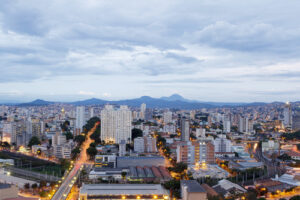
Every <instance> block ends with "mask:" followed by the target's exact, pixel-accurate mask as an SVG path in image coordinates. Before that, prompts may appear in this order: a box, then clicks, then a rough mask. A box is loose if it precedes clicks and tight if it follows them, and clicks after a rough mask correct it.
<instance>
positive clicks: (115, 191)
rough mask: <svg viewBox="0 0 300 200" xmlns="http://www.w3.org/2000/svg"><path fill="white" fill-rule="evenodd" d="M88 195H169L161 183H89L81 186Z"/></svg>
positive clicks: (81, 190)
mask: <svg viewBox="0 0 300 200" xmlns="http://www.w3.org/2000/svg"><path fill="white" fill-rule="evenodd" d="M80 194H88V195H99V194H101V195H153V194H156V195H169V194H168V192H167V190H165V189H164V188H163V187H162V186H161V185H160V184H88V185H83V186H82V187H81V188H80Z"/></svg>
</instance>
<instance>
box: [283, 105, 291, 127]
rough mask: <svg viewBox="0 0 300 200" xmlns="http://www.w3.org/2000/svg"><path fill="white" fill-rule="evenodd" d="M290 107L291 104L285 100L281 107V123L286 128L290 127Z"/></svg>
mask: <svg viewBox="0 0 300 200" xmlns="http://www.w3.org/2000/svg"><path fill="white" fill-rule="evenodd" d="M292 120H293V119H292V108H291V104H290V103H289V102H287V103H286V104H285V106H284V108H283V125H284V127H286V128H288V127H289V128H291V127H292Z"/></svg>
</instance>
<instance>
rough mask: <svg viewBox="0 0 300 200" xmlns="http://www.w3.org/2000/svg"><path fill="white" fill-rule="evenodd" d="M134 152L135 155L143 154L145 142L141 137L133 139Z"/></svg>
mask: <svg viewBox="0 0 300 200" xmlns="http://www.w3.org/2000/svg"><path fill="white" fill-rule="evenodd" d="M133 148H134V151H135V152H137V153H144V152H145V140H144V138H143V137H137V138H134V143H133Z"/></svg>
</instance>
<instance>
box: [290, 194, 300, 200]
mask: <svg viewBox="0 0 300 200" xmlns="http://www.w3.org/2000/svg"><path fill="white" fill-rule="evenodd" d="M290 200H300V195H296V196H293V197H292V198H290Z"/></svg>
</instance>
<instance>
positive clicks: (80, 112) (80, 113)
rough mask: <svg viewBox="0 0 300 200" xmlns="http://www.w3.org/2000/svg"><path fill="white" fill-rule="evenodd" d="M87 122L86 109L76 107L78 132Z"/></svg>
mask: <svg viewBox="0 0 300 200" xmlns="http://www.w3.org/2000/svg"><path fill="white" fill-rule="evenodd" d="M85 122H86V119H85V107H84V106H77V107H76V122H75V128H76V129H77V130H80V131H81V130H82V127H83V126H84V125H85ZM80 131H79V132H80Z"/></svg>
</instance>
